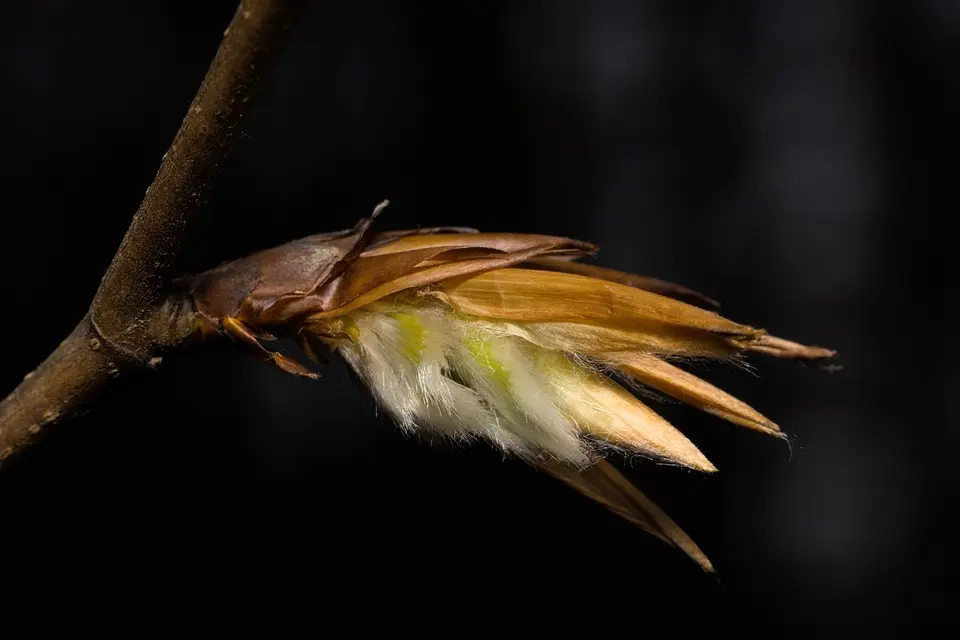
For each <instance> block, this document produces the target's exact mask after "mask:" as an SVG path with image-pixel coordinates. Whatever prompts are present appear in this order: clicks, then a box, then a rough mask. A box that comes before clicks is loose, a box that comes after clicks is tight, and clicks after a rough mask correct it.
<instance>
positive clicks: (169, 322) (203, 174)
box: [0, 0, 306, 461]
mask: <svg viewBox="0 0 960 640" xmlns="http://www.w3.org/2000/svg"><path fill="white" fill-rule="evenodd" d="M305 5H306V2H305V1H304V0H242V1H241V3H240V6H239V7H238V9H237V12H236V13H235V14H234V16H233V19H232V21H231V22H230V25H229V27H228V28H227V31H226V32H225V33H224V37H223V41H222V42H221V44H220V48H219V49H218V51H217V54H216V57H215V58H214V60H213V62H212V64H211V65H210V68H209V70H208V71H207V74H206V76H205V77H204V79H203V83H202V84H201V86H200V89H199V91H198V92H197V95H196V97H195V98H194V100H193V102H192V103H191V105H190V108H189V110H188V111H187V115H186V117H185V118H184V120H183V123H182V124H181V126H180V130H179V131H178V132H177V135H176V136H175V138H174V140H173V143H172V144H171V145H170V149H169V150H168V151H167V153H166V154H165V155H164V156H163V160H162V162H161V164H160V169H159V170H158V172H157V176H156V178H155V179H154V181H153V184H151V185H150V187H149V188H148V189H147V192H146V194H145V195H144V199H143V202H142V203H141V204H140V208H139V209H138V210H137V212H136V214H135V215H134V217H133V221H132V222H131V224H130V227H129V229H128V230H127V233H126V235H125V236H124V238H123V241H122V243H121V244H120V248H119V249H118V250H117V253H116V255H115V256H114V258H113V261H112V262H111V264H110V267H109V268H108V269H107V272H106V274H105V275H104V277H103V280H102V281H101V283H100V288H99V290H98V291H97V293H96V296H95V297H94V300H93V303H92V305H91V307H90V310H89V311H88V313H87V314H86V315H85V316H84V318H83V320H81V321H80V323H79V324H78V325H77V327H76V328H75V329H74V330H73V332H72V333H71V334H70V335H69V336H68V337H67V338H66V339H65V340H64V341H63V342H62V343H61V344H60V346H58V347H57V349H56V350H55V351H54V352H53V353H52V354H51V355H50V356H49V357H48V358H47V360H46V361H44V362H43V364H41V365H40V366H39V367H38V368H37V369H36V371H34V372H33V373H31V374H28V375H27V376H26V377H25V378H24V380H23V382H22V383H21V384H20V385H19V386H18V387H17V388H16V389H15V390H14V391H13V392H12V393H11V394H10V395H9V396H7V398H6V399H4V400H3V402H2V403H0V461H2V460H4V459H6V458H7V457H9V456H10V455H11V454H13V453H14V452H15V451H17V450H19V449H20V448H21V447H22V446H24V445H25V444H27V443H29V442H31V441H32V440H33V439H34V438H35V437H36V436H38V435H39V434H41V433H42V432H43V431H44V428H45V427H47V426H48V425H51V424H54V423H57V422H59V421H61V420H63V419H64V418H66V417H68V416H70V415H71V414H73V413H75V412H76V410H77V409H79V408H80V407H81V406H83V405H84V404H85V403H86V402H87V401H88V400H89V399H91V398H92V397H93V396H94V395H95V394H96V392H98V391H99V390H101V389H102V388H103V387H105V386H106V385H107V384H108V382H109V381H110V380H112V379H113V378H115V377H117V376H118V375H120V373H121V372H123V371H127V370H135V369H141V368H153V367H155V366H156V365H157V364H159V362H160V358H161V356H162V354H163V353H164V352H165V351H166V350H168V349H170V348H172V347H174V346H176V345H177V344H179V343H180V342H182V341H183V340H184V339H186V338H187V336H188V335H189V333H190V331H191V326H190V319H191V318H190V315H191V314H190V310H189V309H188V308H183V307H182V306H181V305H180V304H179V303H178V302H177V301H176V299H175V298H171V297H170V292H169V284H170V279H171V276H172V275H173V274H172V272H171V270H172V268H173V265H174V259H175V258H176V256H177V254H178V252H179V251H180V248H181V246H182V245H183V241H184V239H185V238H186V235H187V233H188V231H189V228H190V223H191V221H192V219H193V218H195V216H196V211H197V209H198V208H199V206H200V204H201V203H202V200H203V198H204V197H205V195H206V193H207V190H208V188H209V187H210V185H211V183H212V182H213V180H214V178H215V177H216V174H217V172H218V170H219V168H220V166H221V164H222V163H223V160H224V159H225V158H226V157H227V154H228V153H229V151H230V149H231V148H232V146H233V143H234V142H235V141H236V139H237V138H238V137H239V136H240V131H241V129H240V125H241V123H242V121H243V119H244V117H245V116H246V115H247V114H248V113H249V112H250V109H251V106H252V104H253V98H255V96H256V94H257V92H258V89H259V88H260V87H261V86H262V84H263V79H264V77H265V74H266V72H267V71H268V70H269V68H270V66H271V63H272V62H273V60H274V59H275V57H276V55H277V53H278V51H279V50H280V48H281V47H282V45H283V43H284V41H285V40H286V37H287V34H288V32H289V31H290V29H291V27H292V25H293V23H294V22H295V21H296V18H297V17H298V16H299V14H300V13H301V12H302V10H303V8H304V6H305Z"/></svg>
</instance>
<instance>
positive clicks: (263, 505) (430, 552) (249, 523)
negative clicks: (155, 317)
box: [0, 0, 960, 637]
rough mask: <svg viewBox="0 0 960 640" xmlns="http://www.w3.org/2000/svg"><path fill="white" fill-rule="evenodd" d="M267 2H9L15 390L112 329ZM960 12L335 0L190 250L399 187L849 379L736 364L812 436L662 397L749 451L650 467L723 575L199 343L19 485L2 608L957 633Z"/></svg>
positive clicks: (277, 236)
mask: <svg viewBox="0 0 960 640" xmlns="http://www.w3.org/2000/svg"><path fill="white" fill-rule="evenodd" d="M235 6H236V4H235V2H234V1H233V0H216V1H207V2H202V3H200V2H194V1H190V0H155V1H153V2H149V3H133V2H123V1H120V0H91V1H90V2H84V3H76V2H68V1H67V0H48V1H42V2H41V1H35V2H29V3H27V2H19V3H13V4H12V5H11V6H9V7H5V9H4V20H3V23H2V25H0V29H2V32H3V37H2V40H0V51H2V55H0V74H2V75H0V81H2V83H3V86H4V87H6V91H5V95H6V98H5V99H4V100H3V103H2V107H0V108H2V110H3V112H4V120H5V122H6V123H7V125H6V133H5V136H4V139H5V144H4V148H5V151H4V153H5V156H6V158H7V160H6V162H5V170H4V172H3V173H2V175H0V181H2V184H3V192H4V194H5V196H6V198H7V200H6V202H7V204H6V205H4V211H5V213H4V214H3V220H4V222H5V231H4V232H3V234H2V236H0V238H2V240H0V243H2V245H0V246H2V251H0V267H2V271H0V272H2V273H3V274H5V275H4V277H3V284H2V287H3V289H2V295H3V299H4V301H5V308H6V312H5V313H4V314H3V315H2V317H0V325H2V332H3V335H4V336H5V338H6V339H5V341H4V342H5V345H4V359H3V365H2V367H0V393H6V392H8V391H9V390H11V389H13V388H14V386H15V385H16V384H17V383H18V382H19V381H20V379H21V378H22V376H23V375H24V374H25V373H26V372H28V371H30V370H31V369H32V368H33V367H35V366H36V365H37V364H38V363H39V362H40V361H41V360H42V359H43V358H44V357H45V356H46V355H47V354H48V353H49V352H50V351H51V350H52V349H53V348H54V347H55V346H56V345H57V344H58V342H59V341H60V340H61V339H62V338H63V337H64V336H65V335H66V334H67V333H68V331H69V330H70V329H71V328H72V327H73V326H74V324H75V323H76V322H77V321H78V320H79V319H80V317H81V316H82V315H83V313H84V311H85V308H86V306H87V304H88V303H89V301H90V299H91V297H92V295H93V293H94V291H95V290H96V287H97V285H98V283H99V280H100V276H101V275H102V273H103V271H104V269H105V268H106V266H107V264H108V263H109V260H110V258H111V256H112V255H113V253H114V251H115V250H116V248H117V246H118V244H119V242H120V239H121V238H122V236H123V233H124V232H125V230H126V228H127V225H128V223H129V221H130V217H131V215H132V214H133V212H134V211H135V210H136V208H137V205H138V204H139V202H140V199H141V197H142V196H143V193H144V191H145V189H146V187H147V186H148V185H149V183H150V182H151V180H152V179H153V176H154V173H155V171H156V169H157V167H158V163H159V161H160V158H161V156H162V155H163V153H164V151H165V150H166V148H167V146H168V144H169V143H170V141H171V139H172V137H173V135H174V133H175V132H176V130H177V128H178V126H179V124H180V122H181V119H182V117H183V115H184V113H185V111H186V108H187V106H188V104H189V103H190V101H191V99H192V97H193V95H194V92H195V90H196V88H197V87H198V86H199V83H200V81H201V79H202V77H203V74H204V72H205V70H206V68H207V66H208V64H209V62H210V60H211V59H212V57H213V54H214V52H215V51H216V48H217V46H218V44H219V41H220V37H221V34H222V32H223V30H224V28H225V27H226V25H227V24H228V22H229V20H230V18H231V16H232V14H233V11H234V9H235ZM958 36H960V4H958V3H956V2H951V1H950V0H915V1H913V2H895V1H875V0H863V1H860V2H855V1H837V0H816V1H812V0H792V1H791V0H762V1H761V0H753V1H752V2H751V1H745V2H727V3H698V2H677V1H676V0H647V1H640V0H633V1H629V0H620V1H615V0H611V1H599V0H568V1H565V2H547V1H545V0H539V1H528V2H507V1H499V2H469V3H467V2H456V3H454V2H437V3H430V2H387V1H385V0H383V1H379V2H374V1H371V2H352V3H333V2H316V3H315V4H314V6H313V8H312V10H311V12H310V13H309V15H308V17H307V18H306V19H305V20H304V21H303V22H302V23H301V24H300V26H299V28H298V30H297V31H296V34H295V36H294V38H293V41H292V42H291V44H290V46H289V48H288V49H287V50H286V51H285V53H284V55H283V56H282V58H281V60H280V62H279V64H278V67H277V69H276V73H275V74H274V75H273V76H272V78H271V80H270V82H269V83H268V85H267V87H266V89H265V91H264V93H263V95H262V97H261V100H260V101H259V102H258V104H257V107H256V110H255V112H254V114H253V116H252V117H251V119H250V120H249V121H248V123H247V127H246V131H247V133H248V135H247V136H246V137H245V138H244V139H243V140H242V142H241V143H240V144H239V145H238V147H237V148H236V150H235V152H234V153H233V155H232V156H231V158H230V160H229V162H228V164H227V165H226V166H225V168H224V170H223V173H222V175H221V177H220V179H219V181H218V182H217V184H216V186H215V188H214V190H213V193H212V194H211V197H210V199H209V203H208V205H207V206H206V208H205V210H204V215H203V219H202V222H201V223H200V225H199V226H198V228H197V231H196V233H195V234H194V235H193V237H192V244H191V247H190V249H189V251H188V252H187V254H186V255H185V256H184V263H183V266H182V269H183V272H184V273H188V272H195V271H199V270H202V269H206V268H209V267H211V266H214V265H216V264H218V263H219V262H221V261H223V260H227V259H231V258H235V257H239V256H242V255H245V254H247V253H250V252H252V251H254V250H257V249H261V248H266V247H269V246H273V245H276V244H279V243H282V242H285V241H288V240H291V239H294V238H297V237H301V236H305V235H309V234H312V233H318V232H323V231H331V230H336V229H341V228H344V227H349V226H351V225H352V224H353V223H354V222H355V221H356V219H357V218H359V217H361V216H364V215H367V214H368V213H369V212H370V211H371V209H372V208H373V206H374V205H375V204H376V203H377V202H378V201H380V200H381V199H383V198H389V199H390V200H391V201H392V204H391V206H390V207H389V209H388V210H387V212H386V213H385V215H384V216H383V217H382V218H381V219H380V222H379V224H380V225H381V228H382V229H390V228H394V229H403V228H411V227H417V226H432V225H470V226H475V227H479V228H482V229H484V230H490V231H518V232H537V233H548V234H556V235H566V236H572V237H577V238H581V239H585V240H590V241H593V242H596V243H598V244H599V245H600V246H601V251H600V254H599V256H598V259H599V262H600V264H603V265H606V266H610V267H614V268H618V269H622V270H627V271H634V272H638V273H643V274H648V275H653V276H657V277H660V278H664V279H668V280H672V281H676V282H680V283H683V284H686V285H689V286H691V287H694V288H696V289H698V290H700V291H702V292H704V293H706V294H708V295H710V296H712V297H714V298H717V299H719V300H721V301H722V303H723V311H724V313H725V315H727V316H728V317H731V318H732V319H734V320H737V321H740V322H744V323H748V324H751V325H754V326H761V327H765V328H768V329H770V330H771V331H773V332H775V333H776V334H778V335H781V336H783V337H786V338H790V339H794V340H798V341H802V342H807V343H812V344H819V345H825V346H829V347H832V348H836V349H838V350H839V351H840V353H841V362H842V364H843V365H844V366H845V369H844V370H843V371H841V372H839V373H833V374H830V373H825V372H821V371H817V370H814V369H812V368H805V367H802V366H799V365H796V364H791V363H787V362H780V361H775V360H764V359H755V360H754V363H755V364H756V365H757V371H756V375H753V374H751V373H748V372H745V371H742V370H736V369H729V368H726V367H723V366H712V367H710V368H709V371H707V372H706V373H705V375H706V377H708V379H710V380H711V381H712V382H714V383H716V384H718V386H721V387H722V388H724V389H726V390H728V391H730V392H732V393H734V394H735V395H737V396H738V397H740V398H742V399H744V400H745V401H747V402H748V403H749V404H751V405H753V406H754V407H756V408H757V409H758V410H760V411H761V412H763V413H764V414H766V415H767V416H769V417H770V418H772V419H773V420H775V421H776V422H778V423H779V424H780V425H782V427H783V428H784V430H785V431H786V432H787V433H788V434H789V435H790V436H791V438H792V440H793V445H792V450H791V448H790V447H788V446H787V445H786V444H784V443H782V442H780V441H777V440H775V439H772V438H767V437H764V436H762V435H759V434H757V433H754V432H749V431H746V430H743V429H739V428H737V427H734V426H732V425H729V424H726V423H724V422H721V421H719V420H717V419H714V418H712V417H710V416H707V415H703V414H700V413H698V412H696V411H694V410H692V409H688V408H685V407H683V406H680V405H673V404H666V405H664V406H663V407H660V409H661V410H662V411H663V413H664V414H665V415H666V416H667V417H668V418H669V419H670V420H671V421H673V422H674V424H676V425H678V426H679V427H680V428H681V429H682V430H683V431H684V432H685V433H686V434H687V435H688V436H690V437H691V439H692V440H694V442H696V443H697V444H698V446H700V448H701V449H702V450H703V451H704V452H705V453H706V455H707V456H709V457H710V459H711V460H712V461H713V462H714V463H715V464H716V465H717V466H718V467H719V468H720V472H719V473H718V474H715V475H713V476H710V477H705V476H702V475H698V474H695V473H691V472H687V471H682V470H678V469H675V468H670V467H664V466H659V465H656V464H653V463H649V462H642V463H641V462H637V463H634V464H632V465H628V466H627V467H625V468H626V469H627V473H628V474H629V476H630V478H631V479H632V480H634V481H636V482H637V484H638V485H639V486H640V487H641V488H642V489H643V490H644V491H645V492H647V493H648V495H649V496H650V497H651V498H653V499H654V500H656V501H657V502H658V503H659V504H660V505H661V506H662V507H663V508H664V509H665V510H666V511H667V512H668V513H670V514H671V515H672V516H673V517H674V518H675V519H676V520H677V521H678V523H679V524H680V525H681V526H683V527H684V528H685V529H686V530H687V532H688V533H690V534H691V535H692V536H693V538H694V539H695V540H696V541H697V542H698V543H699V544H700V545H701V546H702V547H703V549H704V550H705V552H706V553H707V554H708V555H709V556H710V557H711V559H712V560H713V561H714V563H715V564H716V565H717V567H718V569H719V577H713V576H705V575H703V574H702V573H701V572H700V571H699V570H698V568H697V567H696V566H695V565H694V564H693V563H692V562H690V561H689V560H688V559H687V558H685V557H684V556H683V555H682V554H680V553H678V552H675V551H673V550H671V549H669V548H668V547H666V546H664V545H662V544H661V543H659V542H657V541H656V540H654V539H652V538H649V537H648V536H645V535H644V534H642V533H640V532H638V531H637V530H635V529H634V528H632V527H631V526H630V525H628V524H626V523H623V522H621V521H620V520H618V519H617V517H616V516H613V515H611V514H609V513H607V512H606V511H605V510H604V509H603V508H601V507H599V506H596V505H594V504H592V503H590V502H589V501H587V500H586V499H583V498H581V497H580V496H578V495H576V494H575V493H573V492H571V491H570V490H568V489H567V488H566V487H564V486H562V485H560V484H558V483H555V482H554V481H552V480H550V479H548V478H546V477H543V476H541V475H539V474H536V473H534V472H533V471H531V470H529V469H527V468H526V467H524V466H523V465H522V464H520V463H519V462H513V461H504V460H502V459H501V458H500V457H499V456H498V455H496V454H495V453H493V452H492V451H491V450H488V449H487V448H485V447H483V446H475V447H472V448H470V449H458V448H454V447H446V448H445V447H429V446H427V445H426V444H425V443H420V442H417V441H415V440H408V439H405V438H404V437H403V436H402V435H400V434H399V433H398V431H397V430H396V429H395V428H394V427H393V426H392V425H391V423H390V422H389V421H388V420H386V419H384V418H381V417H379V416H378V415H377V413H376V411H375V408H374V406H373V403H372V400H371V399H370V398H369V396H368V395H367V394H366V392H365V391H364V390H363V389H362V388H360V387H359V385H358V384H356V383H355V382H353V381H352V380H351V379H350V378H349V377H348V376H347V375H346V373H345V370H344V368H343V367H342V366H341V365H339V364H337V363H331V364H330V365H328V366H325V367H324V368H323V370H322V372H321V373H322V375H323V378H322V380H321V381H320V382H317V383H314V382H310V381H305V380H300V379H294V378H293V377H290V376H287V375H285V374H283V373H282V372H280V371H279V370H276V369H274V368H272V367H269V366H265V365H263V364H261V363H260V362H258V361H257V360H256V359H255V358H251V357H250V356H248V355H246V354H244V353H239V352H237V353H235V352H233V351H232V350H230V349H227V348H223V349H208V350H198V351H195V352H190V353H185V354H183V355H182V356H179V357H176V358H169V359H167V361H166V362H165V366H164V367H163V368H162V370H161V371H160V372H158V373H155V374H151V375H149V376H143V377H136V378H130V379H125V380H123V381H122V382H121V383H120V384H119V385H118V386H117V387H115V388H114V389H113V390H112V392H111V393H110V394H109V396H108V397H107V398H104V399H103V400H102V401H101V402H100V403H99V404H97V405H96V406H95V407H94V408H93V409H92V410H91V411H90V412H89V413H88V414H87V415H85V416H83V417H82V418H80V419H78V420H75V421H73V422H71V423H70V424H69V426H67V427H64V428H63V429H61V430H60V431H59V432H57V433H55V434H54V435H53V436H52V437H51V438H49V439H47V440H46V441H45V442H44V443H42V444H41V445H39V446H37V447H34V448H33V449H31V450H30V451H29V452H28V453H27V454H26V455H23V456H21V457H20V459H19V460H17V461H16V462H15V463H14V464H10V465H8V467H6V468H4V469H3V471H2V473H0V550H2V560H0V590H2V597H0V602H2V607H3V611H4V616H3V617H4V620H5V621H4V622H3V624H4V625H7V624H8V621H12V623H13V624H14V625H15V626H16V625H20V624H23V625H25V626H28V627H30V628H32V629H37V628H41V627H44V626H46V625H61V624H66V625H70V627H71V628H73V629H77V628H83V627H84V626H85V625H93V626H96V627H98V628H99V627H101V626H102V625H110V624H113V623H117V624H119V621H122V620H127V619H133V620H138V621H140V622H139V624H140V625H143V624H144V622H143V621H147V623H149V624H153V622H158V621H166V622H172V623H173V624H176V625H186V624H192V623H193V622H194V621H197V620H201V621H205V622H207V623H212V624H215V625H221V624H227V623H230V622H233V623H236V622H241V623H242V624H245V623H246V622H247V621H248V620H251V619H254V618H263V619H265V620H288V619H298V618H299V619H303V620H306V621H310V623H311V624H312V625H314V628H317V627H318V626H320V625H324V626H329V625H336V624H345V625H349V628H351V629H353V630H357V629H362V628H368V627H371V628H372V626H375V625H378V624H389V625H390V626H392V627H393V628H395V629H400V628H403V627H404V626H406V625H411V627H412V628H419V629H427V628H428V627H430V626H433V625H437V626H438V627H440V628H446V629H449V628H450V626H449V624H450V623H448V622H443V620H445V619H446V618H445V616H444V614H445V613H446V614H447V615H449V616H450V619H451V620H454V622H453V624H459V625H461V626H463V625H465V624H469V625H470V626H471V627H472V626H473V625H475V624H478V623H482V622H485V621H486V622H493V623H494V624H497V625H498V627H499V628H500V629H501V631H502V630H504V629H509V628H510V626H509V623H512V621H513V620H514V618H516V620H517V621H518V622H519V621H520V620H522V619H526V620H527V622H534V623H536V624H537V625H538V627H541V628H542V625H544V624H545V623H547V622H550V621H554V622H555V621H559V622H561V623H562V624H564V625H572V624H575V623H580V622H583V623H586V624H591V625H592V626H593V627H594V628H596V627H603V628H605V629H606V628H610V627H612V626H615V625H617V626H619V625H623V626H624V628H626V629H630V630H636V631H637V632H640V633H644V634H652V635H653V636H654V637H661V636H664V637H666V636H678V635H679V636H684V635H687V634H692V633H695V632H696V629H695V627H699V626H731V627H737V628H739V629H740V631H741V632H747V633H754V632H755V633H762V634H765V635H771V634H772V635H776V636H778V637H781V636H782V637H788V636H789V637H794V636H795V637H801V636H807V635H809V633H810V631H811V630H812V629H816V628H821V629H834V630H836V629H848V628H863V627H864V626H865V625H881V624H882V625H891V624H893V623H897V622H904V621H910V622H911V623H912V624H914V625H918V624H947V623H950V622H952V621H953V619H954V618H955V616H954V611H955V605H956V604H957V592H958V587H957V581H956V578H957V576H958V575H960V560H958V556H957V554H956V553H953V552H952V551H951V548H952V544H953V538H954V535H955V534H954V531H955V528H954V526H953V525H952V521H951V518H950V514H952V510H953V509H952V507H953V506H954V505H955V504H956V498H957V490H956V488H957V486H958V484H957V479H958V478H957V476H958V467H957V465H956V463H955V457H956V453H955V448H956V446H957V444H958V438H960V434H958V430H957V417H958V416H957V403H956V402H955V401H953V398H954V396H955V395H956V394H957V393H958V390H960V376H958V372H957V369H956V366H955V364H954V363H955V361H956V358H957V355H958V354H957V345H956V341H955V340H951V339H950V338H949V337H948V336H947V333H946V330H947V328H948V326H947V323H948V318H949V315H948V314H947V311H948V309H947V295H946V294H947V291H946V283H947V281H948V277H949V276H948V265H947V251H948V245H952V244H953V238H952V237H951V236H949V235H948V233H947V232H946V231H943V230H942V229H944V228H945V227H943V226H941V225H940V224H939V221H940V218H941V216H950V215H952V214H951V212H953V211H954V210H955V201H956V197H957V177H956V173H957V169H956V167H957V163H956V160H955V155H956V142H957V135H956V134H957V126H956V122H957V115H956V114H957V113H958V107H960V94H958V92H957V88H958V87H957V85H958V81H960V66H958V64H957V61H958V59H960V58H958V54H960V38H958ZM951 281H953V280H951ZM388 612H389V617H386V616H387V615H388ZM571 628H572V627H571Z"/></svg>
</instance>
